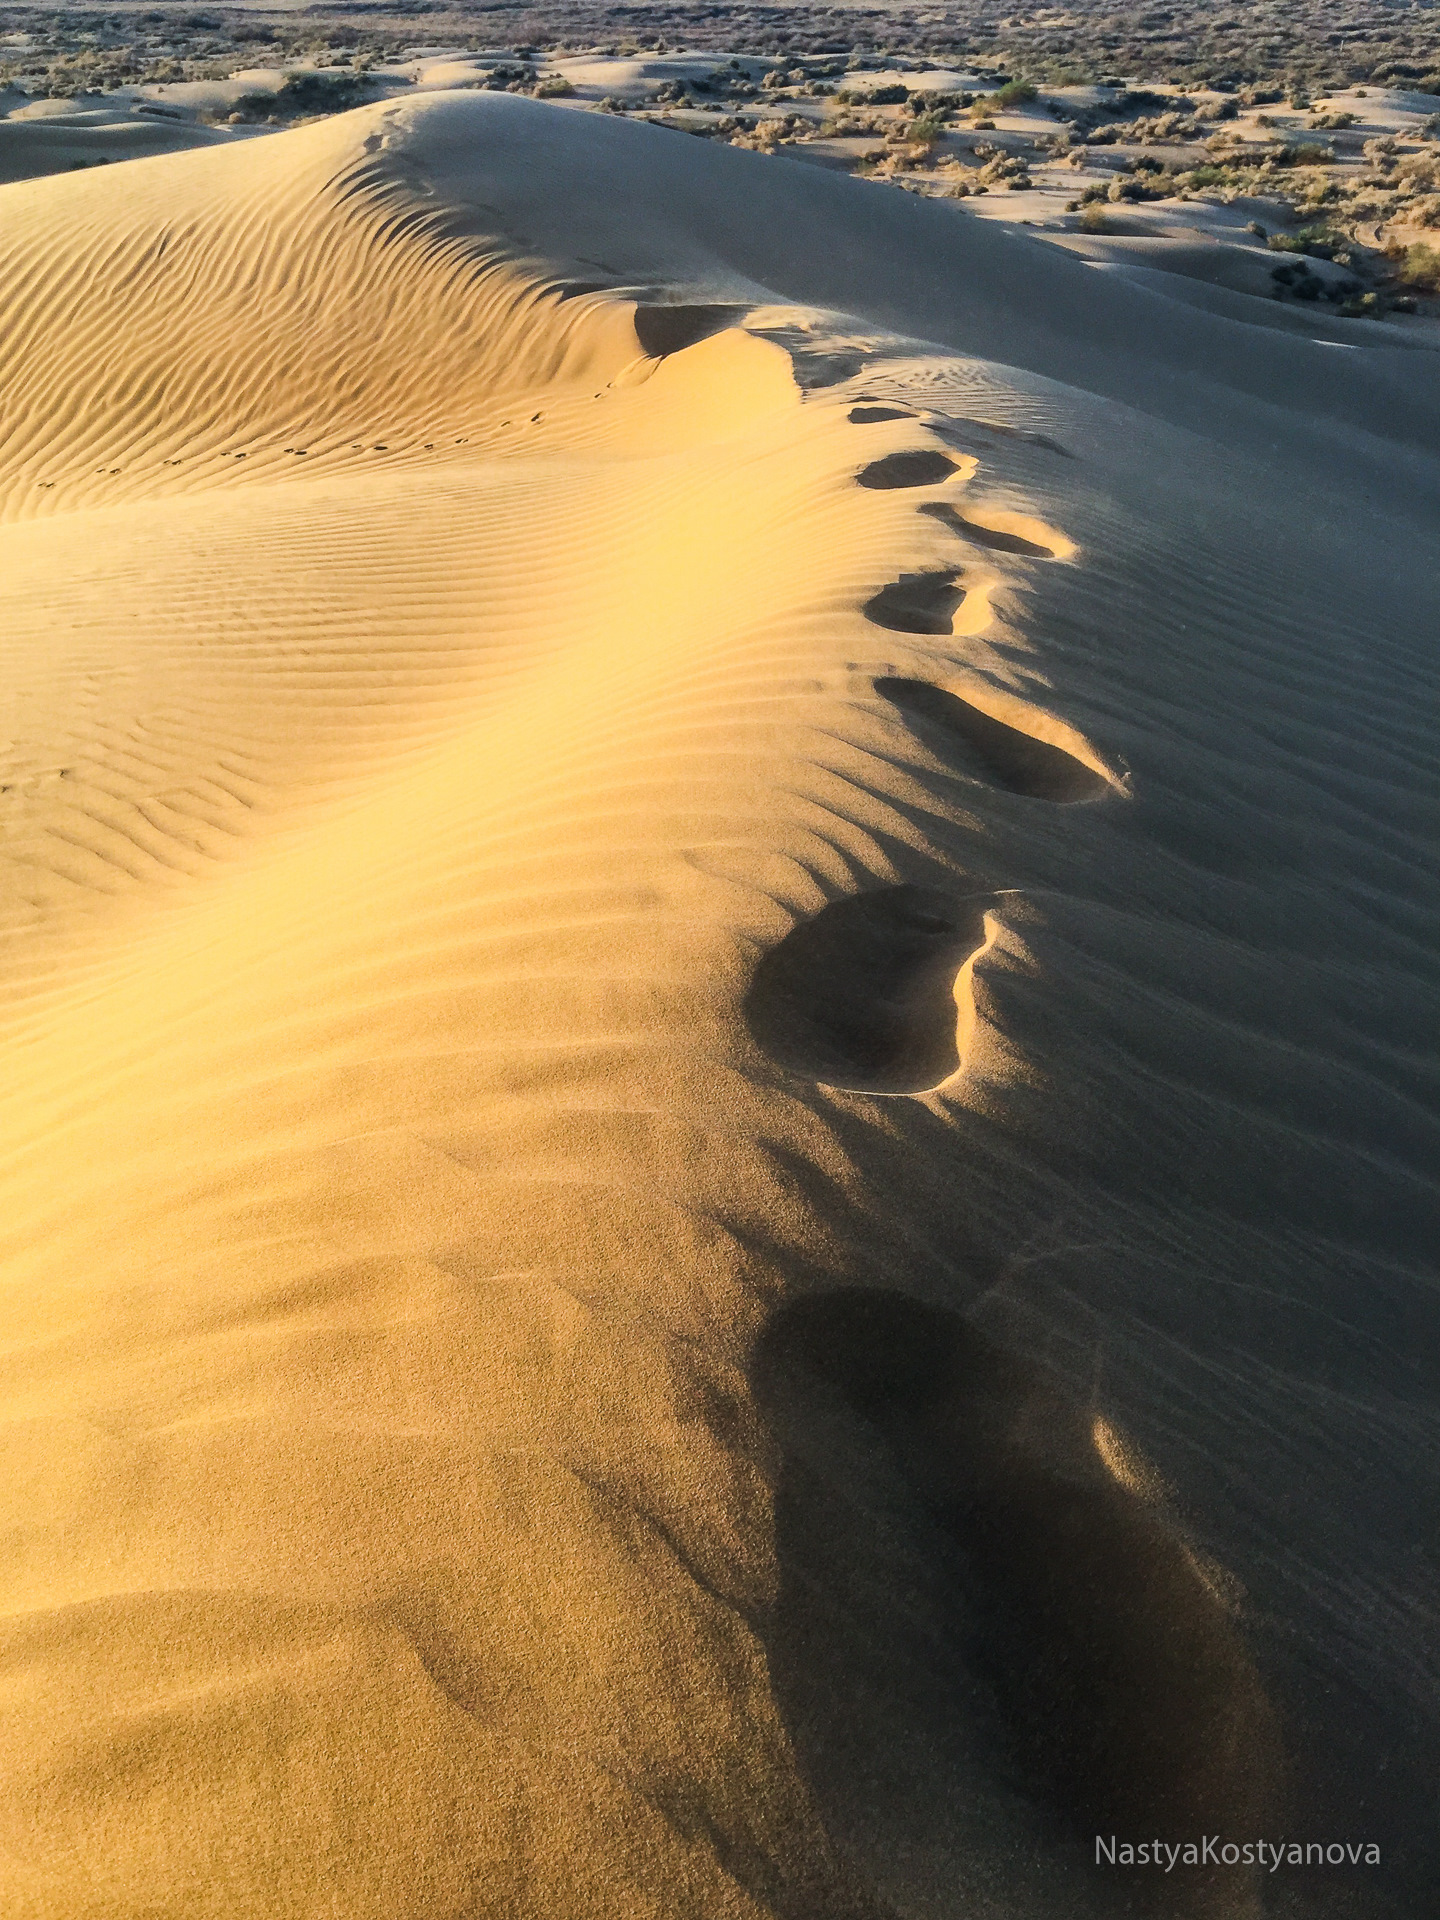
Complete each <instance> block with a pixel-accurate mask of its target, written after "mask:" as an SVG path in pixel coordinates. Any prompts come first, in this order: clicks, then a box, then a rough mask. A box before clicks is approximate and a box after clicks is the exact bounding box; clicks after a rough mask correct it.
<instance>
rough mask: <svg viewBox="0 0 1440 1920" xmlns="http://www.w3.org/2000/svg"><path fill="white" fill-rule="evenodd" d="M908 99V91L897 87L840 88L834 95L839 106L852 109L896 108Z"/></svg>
mask: <svg viewBox="0 0 1440 1920" xmlns="http://www.w3.org/2000/svg"><path fill="white" fill-rule="evenodd" d="M909 98H910V93H909V89H908V88H906V87H902V86H899V85H896V86H889V87H841V89H840V91H839V92H838V93H837V94H836V95H835V100H836V103H837V105H839V106H852V107H898V106H899V105H900V104H901V102H902V101H904V100H908V99H909Z"/></svg>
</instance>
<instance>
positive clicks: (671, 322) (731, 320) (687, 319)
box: [635, 303, 750, 360]
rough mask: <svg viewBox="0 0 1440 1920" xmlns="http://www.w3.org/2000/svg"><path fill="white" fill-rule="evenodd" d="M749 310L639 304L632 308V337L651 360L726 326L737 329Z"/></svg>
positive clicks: (695, 341) (743, 308)
mask: <svg viewBox="0 0 1440 1920" xmlns="http://www.w3.org/2000/svg"><path fill="white" fill-rule="evenodd" d="M749 311H750V309H749V308H748V307H741V306H685V305H678V304H677V305H674V306H666V305H659V304H657V305H654V306H649V305H645V304H643V303H642V304H641V305H639V306H637V307H636V309H635V337H636V339H637V340H638V341H639V342H640V345H641V347H642V348H643V349H644V351H645V352H646V353H647V354H649V355H650V357H651V358H652V359H655V360H658V359H662V358H663V357H664V356H665V355H666V354H667V353H680V352H683V350H684V349H685V348H686V347H693V346H695V345H697V344H698V342H700V341H701V340H708V339H709V338H710V336H711V334H714V333H723V332H724V330H725V329H726V327H734V326H738V325H739V324H740V322H741V321H742V320H743V319H744V318H745V315H746V314H747V313H748V312H749Z"/></svg>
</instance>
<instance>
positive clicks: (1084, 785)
mask: <svg viewBox="0 0 1440 1920" xmlns="http://www.w3.org/2000/svg"><path fill="white" fill-rule="evenodd" d="M875 691H876V692H877V693H878V694H880V695H881V696H882V697H883V698H884V699H886V700H888V701H890V703H891V704H892V705H893V706H896V707H898V708H899V709H900V711H901V712H902V713H903V714H904V715H905V716H906V718H907V719H915V720H919V721H920V722H921V730H922V737H924V735H925V733H926V731H929V733H930V735H931V737H932V738H933V737H935V736H939V737H940V739H941V740H942V741H943V746H944V749H945V751H946V752H948V753H950V754H954V752H955V749H956V748H958V749H959V750H960V752H959V770H961V771H964V772H970V773H973V774H974V775H975V776H976V777H978V778H980V779H984V780H988V781H989V782H990V783H992V784H993V785H995V786H998V787H1003V788H1005V790H1006V791H1007V792H1009V793H1023V794H1025V795H1026V796H1027V797H1028V798H1029V799H1032V800H1053V801H1058V802H1060V803H1061V804H1062V805H1073V804H1074V803H1075V802H1076V801H1080V800H1099V799H1101V798H1103V797H1104V796H1105V795H1106V794H1109V793H1113V792H1115V791H1116V782H1115V781H1114V780H1113V779H1112V778H1111V777H1110V776H1109V775H1108V774H1107V773H1104V772H1102V771H1101V770H1100V769H1099V767H1097V766H1094V765H1092V764H1090V762H1089V761H1087V760H1085V759H1082V758H1081V757H1080V755H1079V754H1078V753H1077V752H1074V751H1071V749H1070V748H1068V747H1065V746H1061V745H1060V744H1059V743H1058V742H1057V741H1056V740H1053V739H1045V738H1043V737H1042V735H1041V734H1040V733H1038V732H1036V733H1031V732H1029V731H1027V730H1026V729H1025V728H1024V727H1021V726H1018V725H1013V724H1011V723H1010V722H1008V721H1005V720H1001V719H998V718H997V717H996V716H995V715H994V714H992V713H987V712H986V711H985V709H984V708H983V707H979V706H976V705H975V703H974V702H973V701H971V700H967V699H966V698H965V697H964V695H963V694H960V693H958V692H956V691H954V689H952V688H950V687H942V686H936V685H934V684H933V683H932V682H930V681H928V680H905V679H898V678H889V677H886V678H883V679H879V680H877V681H876V682H875ZM1015 717H1016V718H1017V719H1019V718H1021V717H1024V718H1027V719H1029V720H1030V721H1031V723H1032V724H1033V725H1036V726H1042V727H1044V728H1046V729H1047V730H1048V731H1051V732H1054V733H1062V732H1063V733H1065V734H1069V733H1070V731H1071V730H1070V729H1069V728H1066V727H1063V726H1062V723H1061V722H1060V721H1057V720H1054V719H1052V718H1051V717H1050V716H1049V715H1048V714H1042V713H1040V712H1039V711H1038V710H1037V709H1034V708H1027V707H1024V706H1023V705H1022V704H1021V703H1020V702H1019V701H1016V702H1015ZM1074 739H1075V742H1076V745H1077V746H1078V745H1079V736H1078V735H1075V736H1074Z"/></svg>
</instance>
